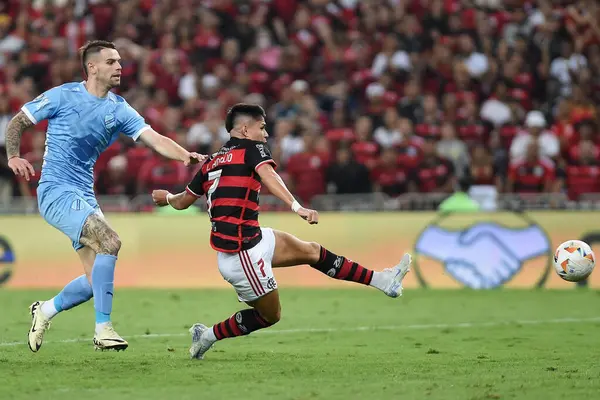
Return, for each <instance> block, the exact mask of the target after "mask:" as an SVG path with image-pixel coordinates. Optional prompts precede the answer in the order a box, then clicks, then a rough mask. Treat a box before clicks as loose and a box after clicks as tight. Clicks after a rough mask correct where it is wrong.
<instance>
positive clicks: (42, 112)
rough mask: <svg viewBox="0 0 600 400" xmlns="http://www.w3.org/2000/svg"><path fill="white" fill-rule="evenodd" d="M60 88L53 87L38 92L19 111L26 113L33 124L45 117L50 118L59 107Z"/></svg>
mask: <svg viewBox="0 0 600 400" xmlns="http://www.w3.org/2000/svg"><path fill="white" fill-rule="evenodd" d="M61 92H62V89H61V88H60V87H55V88H52V89H50V90H47V91H45V92H44V93H42V94H40V95H39V96H38V97H36V98H35V99H33V100H31V101H30V102H28V103H25V104H24V105H23V107H21V111H23V112H24V113H25V115H27V118H29V120H30V121H31V122H33V123H34V124H37V123H39V122H40V121H43V120H45V119H49V118H52V117H53V116H54V115H56V113H57V112H58V109H59V107H60V98H61Z"/></svg>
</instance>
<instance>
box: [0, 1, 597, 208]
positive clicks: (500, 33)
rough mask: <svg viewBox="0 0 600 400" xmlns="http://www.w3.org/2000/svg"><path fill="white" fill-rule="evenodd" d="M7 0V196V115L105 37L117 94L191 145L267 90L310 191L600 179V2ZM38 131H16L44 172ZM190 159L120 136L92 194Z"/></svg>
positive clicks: (59, 79)
mask: <svg viewBox="0 0 600 400" xmlns="http://www.w3.org/2000/svg"><path fill="white" fill-rule="evenodd" d="M0 4H2V5H0V7H3V8H2V9H0V198H2V191H3V192H4V196H10V195H11V194H12V195H15V196H19V195H20V196H35V190H36V182H35V181H32V182H29V183H28V182H24V181H18V180H15V179H14V177H13V176H12V174H11V172H10V170H7V167H6V159H5V152H4V148H3V147H2V146H4V140H5V138H4V130H5V127H6V124H7V123H8V121H9V120H10V118H11V117H12V116H13V115H14V114H15V113H16V112H18V110H19V108H20V107H21V105H22V104H23V103H25V102H26V101H29V100H30V99H33V98H34V97H36V96H37V95H38V94H39V93H41V92H42V91H44V90H46V89H48V88H50V87H53V86H56V85H60V84H62V83H64V82H69V81H78V80H83V79H84V77H83V76H82V69H81V63H80V61H79V58H78V53H77V49H78V48H79V46H81V45H82V44H83V43H84V42H85V41H86V40H88V39H94V38H97V39H108V40H112V41H114V42H115V43H116V44H117V46H118V49H119V51H120V54H121V57H122V58H123V61H122V67H123V72H122V74H123V75H122V80H121V82H122V85H121V87H120V88H119V89H118V90H116V92H117V93H118V94H120V95H122V96H124V97H125V98H126V99H127V100H128V101H129V103H130V104H131V105H132V106H133V107H134V108H136V109H137V110H138V111H139V112H140V114H142V115H143V116H144V117H145V118H146V120H147V122H148V123H150V124H151V125H152V126H153V128H154V129H155V130H157V131H158V132H160V133H162V134H165V135H168V136H170V137H171V138H173V139H174V140H176V141H177V142H178V143H180V144H181V145H183V146H184V147H186V148H188V149H189V150H195V151H199V152H202V153H210V152H214V151H215V150H216V149H218V148H219V147H220V146H221V145H222V144H223V143H224V142H225V141H226V140H227V139H228V133H227V132H226V130H225V128H224V125H223V120H224V115H225V113H226V111H227V108H228V107H229V106H231V105H232V104H235V103H237V102H251V103H258V104H261V105H262V106H263V107H264V108H265V110H267V113H268V130H269V133H270V138H269V144H270V147H271V149H272V152H273V155H274V157H275V159H276V161H277V163H278V166H279V171H280V172H281V174H282V176H283V177H284V179H285V180H286V182H287V183H288V185H289V186H290V187H291V189H292V190H294V192H295V193H296V194H297V195H298V197H299V198H301V199H302V200H303V201H309V200H310V199H311V198H312V197H313V196H315V195H318V194H323V193H338V194H344V193H365V192H372V191H379V192H384V193H386V194H388V195H390V196H398V195H400V194H403V193H406V192H415V191H417V192H452V191H453V190H454V188H455V187H456V186H457V184H458V183H459V182H463V183H464V182H468V183H470V184H471V185H475V186H479V185H486V186H489V187H491V188H493V189H494V190H496V191H498V192H520V193H524V192H566V193H568V194H569V196H570V197H571V198H573V199H577V198H578V196H579V195H580V194H581V193H586V192H600V168H599V165H600V164H599V161H598V160H599V158H598V156H599V153H600V146H599V145H600V136H599V125H598V122H599V118H598V117H599V112H600V108H599V107H598V104H599V101H600V73H599V72H598V71H600V5H599V4H598V3H597V2H596V1H594V0H579V1H569V0H563V1H560V0H555V1H549V0H529V1H528V0H506V1H501V0H370V1H359V0H241V1H239V0H121V1H116V0H114V1H111V0H104V1H103V0H46V1H43V0H37V1H36V0H32V1H29V0H4V1H3V2H2V3H0ZM44 130H45V127H44V124H43V123H40V124H39V125H37V126H36V127H35V128H32V129H31V130H29V131H27V132H26V133H25V134H24V136H23V139H22V150H21V152H22V154H23V155H24V156H25V157H26V158H27V159H29V160H30V162H32V164H33V165H34V166H35V167H36V168H37V169H38V171H39V169H40V166H41V162H42V157H43V153H44V140H45V137H44ZM194 172H195V171H194V170H190V169H187V168H185V167H184V166H183V165H182V164H181V163H177V162H173V161H169V160H166V159H164V158H161V157H160V156H158V155H156V154H154V153H152V152H151V151H150V150H149V149H147V148H145V147H144V146H143V145H142V144H140V143H134V142H132V141H130V140H129V139H126V138H123V139H122V140H119V141H118V142H116V143H115V144H114V145H113V146H111V147H110V148H109V149H108V150H107V152H105V153H104V154H103V155H102V156H101V158H100V159H99V161H98V164H97V166H96V169H95V174H96V190H97V193H98V194H99V195H111V194H118V195H127V196H135V195H136V194H140V193H148V192H149V191H150V190H151V189H153V188H159V187H160V188H166V189H169V190H179V189H181V188H182V187H183V186H184V185H185V184H186V183H187V181H188V179H189V178H190V175H191V174H193V173H194ZM38 178H39V174H38ZM1 182H4V183H1Z"/></svg>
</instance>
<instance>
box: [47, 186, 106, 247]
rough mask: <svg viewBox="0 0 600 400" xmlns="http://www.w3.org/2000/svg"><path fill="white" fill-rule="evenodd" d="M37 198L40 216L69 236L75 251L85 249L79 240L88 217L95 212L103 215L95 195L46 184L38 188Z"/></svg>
mask: <svg viewBox="0 0 600 400" xmlns="http://www.w3.org/2000/svg"><path fill="white" fill-rule="evenodd" d="M37 196H38V207H39V209H40V214H41V216H42V217H43V218H44V219H45V220H46V222H48V223H49V224H50V225H52V226H53V227H55V228H56V229H58V230H59V231H61V232H62V233H64V234H65V235H67V236H68V237H69V239H71V242H72V244H73V248H74V249H75V250H79V249H81V248H82V247H84V245H82V244H81V243H79V239H80V238H81V231H82V230H83V225H84V224H85V221H86V219H87V217H89V216H90V214H92V213H95V212H97V213H99V214H100V215H102V211H100V206H99V205H98V202H97V201H96V196H94V193H93V192H88V191H83V190H81V189H78V188H76V187H74V186H68V185H63V184H57V183H50V182H44V183H41V184H40V185H39V186H38V190H37Z"/></svg>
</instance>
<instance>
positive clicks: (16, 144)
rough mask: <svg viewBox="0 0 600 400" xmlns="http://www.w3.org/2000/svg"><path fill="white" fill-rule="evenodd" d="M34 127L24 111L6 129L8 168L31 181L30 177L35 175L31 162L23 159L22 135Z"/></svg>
mask: <svg viewBox="0 0 600 400" xmlns="http://www.w3.org/2000/svg"><path fill="white" fill-rule="evenodd" d="M31 126H33V122H31V120H30V119H29V117H27V115H25V113H24V112H23V111H19V113H18V114H17V115H15V116H14V117H13V119H11V120H10V122H9V123H8V126H7V127H6V158H7V159H8V166H9V167H10V169H11V170H12V171H13V172H14V173H15V175H18V176H22V177H23V178H25V179H27V180H29V177H30V176H33V175H35V171H34V170H33V166H32V165H31V164H30V163H29V161H27V160H25V159H24V158H21V152H20V150H19V149H20V148H21V135H22V134H23V131H25V129H27V128H29V127H31Z"/></svg>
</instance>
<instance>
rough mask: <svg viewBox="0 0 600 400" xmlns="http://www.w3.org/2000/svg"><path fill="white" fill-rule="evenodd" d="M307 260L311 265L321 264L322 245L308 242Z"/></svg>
mask: <svg viewBox="0 0 600 400" xmlns="http://www.w3.org/2000/svg"><path fill="white" fill-rule="evenodd" d="M306 258H307V259H308V263H309V264H315V263H317V262H319V260H320V258H321V245H320V244H319V243H317V242H308V243H307V245H306Z"/></svg>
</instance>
